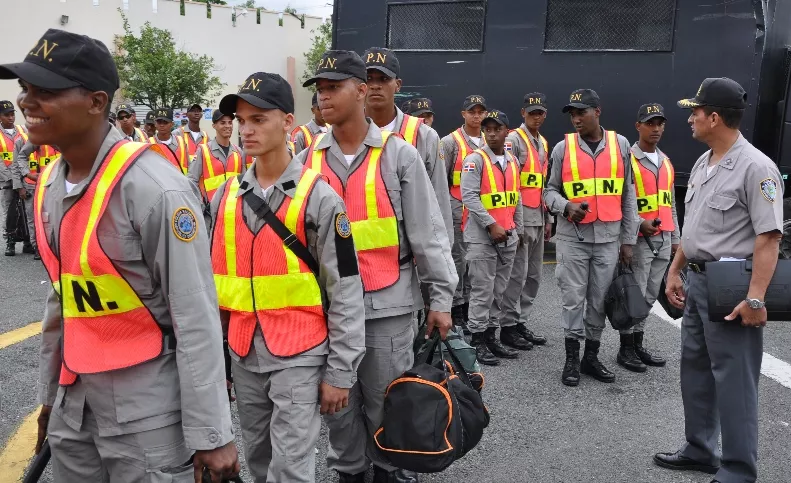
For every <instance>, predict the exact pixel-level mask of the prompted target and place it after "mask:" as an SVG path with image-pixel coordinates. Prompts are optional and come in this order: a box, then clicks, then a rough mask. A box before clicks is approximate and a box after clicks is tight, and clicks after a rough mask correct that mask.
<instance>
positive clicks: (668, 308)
mask: <svg viewBox="0 0 791 483" xmlns="http://www.w3.org/2000/svg"><path fill="white" fill-rule="evenodd" d="M669 271H670V263H668V265H667V270H665V276H664V277H662V283H661V284H660V285H659V295H658V296H657V298H656V299H657V300H658V301H659V305H661V306H662V308H663V309H665V312H667V315H669V316H670V317H672V318H673V319H676V320H678V319H680V318H681V317H683V316H684V309H679V308H677V307H676V306H674V305H673V304H671V303H670V301H669V300H668V299H667V295H666V294H665V289H666V288H667V272H669ZM685 279H686V277H685V276H684V272H681V280H682V281H684V282H686V280H685Z"/></svg>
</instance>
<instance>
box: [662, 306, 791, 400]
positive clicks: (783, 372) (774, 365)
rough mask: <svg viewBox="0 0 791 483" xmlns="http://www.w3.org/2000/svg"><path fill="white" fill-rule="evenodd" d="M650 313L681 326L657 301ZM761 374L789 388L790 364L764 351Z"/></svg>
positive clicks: (790, 386)
mask: <svg viewBox="0 0 791 483" xmlns="http://www.w3.org/2000/svg"><path fill="white" fill-rule="evenodd" d="M651 313H652V314H654V315H656V316H657V317H659V318H660V319H662V320H664V321H665V322H668V323H670V324H673V325H675V326H676V327H678V328H679V329H680V328H681V319H678V320H674V319H673V318H672V317H670V316H669V315H667V312H665V309H663V308H662V306H661V305H660V304H659V302H655V303H654V307H653V308H652V309H651ZM770 323H771V322H770ZM761 374H763V375H764V376H766V377H768V378H770V379H773V380H775V381H776V382H778V383H780V385H782V386H785V387H787V388H788V389H791V364H789V363H787V362H785V361H782V360H780V359H778V358H777V357H775V356H773V355H772V354H769V353H766V352H764V357H763V360H762V361H761Z"/></svg>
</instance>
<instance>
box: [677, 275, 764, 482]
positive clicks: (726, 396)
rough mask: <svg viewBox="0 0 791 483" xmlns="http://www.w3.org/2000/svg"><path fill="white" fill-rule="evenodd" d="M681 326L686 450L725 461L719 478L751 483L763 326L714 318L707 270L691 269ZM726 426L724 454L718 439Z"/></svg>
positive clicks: (695, 455)
mask: <svg viewBox="0 0 791 483" xmlns="http://www.w3.org/2000/svg"><path fill="white" fill-rule="evenodd" d="M688 276H689V281H688V285H687V287H686V290H685V293H686V300H687V305H686V310H685V311H684V319H683V322H682V325H681V396H682V398H683V401H684V426H685V428H684V432H685V434H686V439H687V442H686V444H684V446H683V447H682V448H681V454H683V455H684V456H686V457H688V458H692V459H695V460H697V461H700V462H702V463H705V464H710V465H717V464H720V460H721V466H720V470H719V472H718V473H717V476H716V479H717V480H719V481H721V482H722V483H748V482H754V481H756V478H757V473H758V468H757V462H758V380H759V378H760V376H761V360H762V358H763V333H764V331H763V329H762V328H759V329H756V328H752V327H742V326H741V325H740V324H739V323H738V322H711V321H709V317H708V289H707V287H706V276H705V274H697V273H692V272H690V273H689V274H688ZM720 430H722V455H721V456H720V452H719V449H718V446H717V440H718V438H719V436H720Z"/></svg>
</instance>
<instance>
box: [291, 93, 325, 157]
mask: <svg viewBox="0 0 791 483" xmlns="http://www.w3.org/2000/svg"><path fill="white" fill-rule="evenodd" d="M310 105H311V107H310V112H311V114H313V119H311V120H310V121H308V123H307V124H303V125H302V126H297V127H296V128H294V130H293V131H291V142H292V143H294V150H293V151H294V154H299V153H301V152H302V150H303V149H305V148H308V147H310V144H311V143H312V142H313V139H315V138H316V135H318V134H321V133H323V132H327V123H325V122H324V118H323V117H321V109H319V100H318V97H316V93H315V92H314V93H313V98H312V99H311V104H310Z"/></svg>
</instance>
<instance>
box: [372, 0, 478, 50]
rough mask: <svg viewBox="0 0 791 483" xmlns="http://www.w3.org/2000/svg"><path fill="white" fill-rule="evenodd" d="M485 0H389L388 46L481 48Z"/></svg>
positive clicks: (404, 47) (426, 48)
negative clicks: (407, 0)
mask: <svg viewBox="0 0 791 483" xmlns="http://www.w3.org/2000/svg"><path fill="white" fill-rule="evenodd" d="M485 16H486V1H485V0H476V1H452V2H447V1H446V2H420V3H390V4H388V8H387V46H388V47H389V48H391V49H393V50H412V51H481V50H483V33H484V23H485V22H484V20H485Z"/></svg>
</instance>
